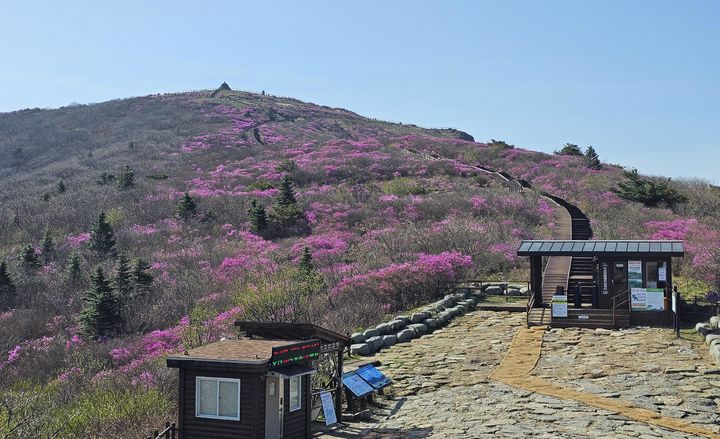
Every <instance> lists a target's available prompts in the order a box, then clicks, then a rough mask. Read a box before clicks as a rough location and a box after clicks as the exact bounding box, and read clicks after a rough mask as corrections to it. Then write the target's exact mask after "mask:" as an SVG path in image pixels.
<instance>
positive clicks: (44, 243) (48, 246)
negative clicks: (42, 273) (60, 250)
mask: <svg viewBox="0 0 720 439" xmlns="http://www.w3.org/2000/svg"><path fill="white" fill-rule="evenodd" d="M40 250H41V251H42V255H43V258H44V259H45V262H46V263H47V262H49V261H50V260H51V259H52V257H53V253H55V241H53V237H52V235H51V234H50V229H45V233H44V234H43V237H42V240H40Z"/></svg>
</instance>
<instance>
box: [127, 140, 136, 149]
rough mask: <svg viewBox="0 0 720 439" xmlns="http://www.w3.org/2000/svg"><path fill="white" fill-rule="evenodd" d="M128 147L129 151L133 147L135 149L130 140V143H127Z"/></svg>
mask: <svg viewBox="0 0 720 439" xmlns="http://www.w3.org/2000/svg"><path fill="white" fill-rule="evenodd" d="M128 149H129V150H130V151H132V150H133V149H135V144H134V143H132V141H130V143H128Z"/></svg>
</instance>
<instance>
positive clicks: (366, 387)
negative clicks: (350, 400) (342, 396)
mask: <svg viewBox="0 0 720 439" xmlns="http://www.w3.org/2000/svg"><path fill="white" fill-rule="evenodd" d="M342 381H343V386H345V387H346V388H347V389H348V390H350V392H352V394H353V395H355V396H356V397H358V398H361V397H363V396H365V395H367V394H369V393H372V392H374V389H373V388H372V387H371V386H370V384H368V383H367V382H366V381H365V380H364V379H362V378H360V376H359V375H358V374H356V373H355V372H354V371H353V372H347V373H344V374H343V377H342Z"/></svg>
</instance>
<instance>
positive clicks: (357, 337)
mask: <svg viewBox="0 0 720 439" xmlns="http://www.w3.org/2000/svg"><path fill="white" fill-rule="evenodd" d="M350 341H352V342H353V344H357V343H365V334H363V333H362V332H356V333H354V334H353V335H351V336H350Z"/></svg>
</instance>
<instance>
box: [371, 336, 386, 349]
mask: <svg viewBox="0 0 720 439" xmlns="http://www.w3.org/2000/svg"><path fill="white" fill-rule="evenodd" d="M367 344H368V345H369V346H370V352H377V351H379V350H380V349H382V348H383V346H384V344H385V342H384V341H383V338H382V337H381V336H379V335H376V336H375V337H370V338H368V340H367Z"/></svg>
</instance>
